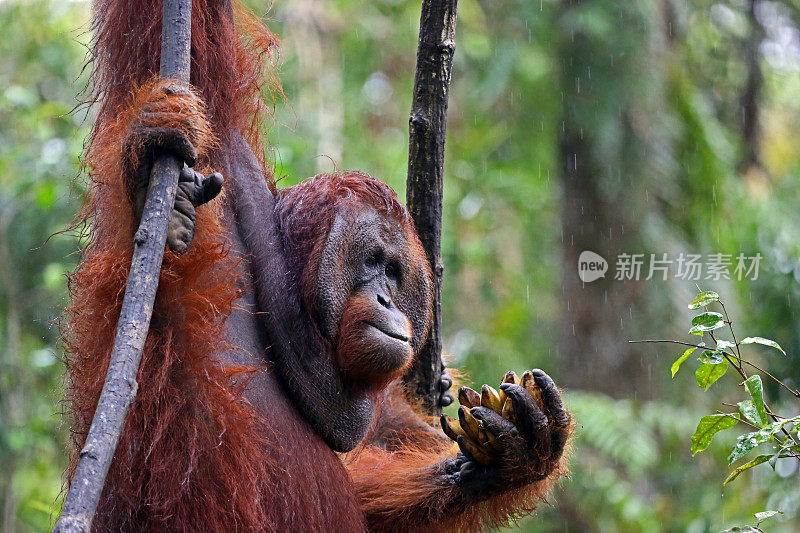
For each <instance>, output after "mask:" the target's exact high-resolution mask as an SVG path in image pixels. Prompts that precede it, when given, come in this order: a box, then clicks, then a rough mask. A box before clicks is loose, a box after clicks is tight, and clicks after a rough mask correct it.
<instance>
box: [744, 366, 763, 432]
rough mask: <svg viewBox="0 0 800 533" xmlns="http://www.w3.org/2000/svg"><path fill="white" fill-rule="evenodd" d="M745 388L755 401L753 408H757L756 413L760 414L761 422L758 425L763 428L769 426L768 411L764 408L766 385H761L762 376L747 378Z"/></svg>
mask: <svg viewBox="0 0 800 533" xmlns="http://www.w3.org/2000/svg"><path fill="white" fill-rule="evenodd" d="M744 386H745V388H747V392H749V393H750V397H751V398H752V399H753V407H755V409H756V411H757V412H758V417H759V419H760V422H758V423H757V425H759V426H761V427H763V426H765V425H766V424H767V422H768V420H767V410H766V408H765V407H764V385H763V384H762V383H761V376H759V375H753V376H750V377H749V378H747V381H745V382H744ZM751 422H752V420H751Z"/></svg>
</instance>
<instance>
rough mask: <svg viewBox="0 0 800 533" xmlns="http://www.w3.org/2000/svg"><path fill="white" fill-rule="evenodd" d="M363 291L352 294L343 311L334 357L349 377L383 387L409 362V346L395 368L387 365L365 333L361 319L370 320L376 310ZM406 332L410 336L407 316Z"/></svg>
mask: <svg viewBox="0 0 800 533" xmlns="http://www.w3.org/2000/svg"><path fill="white" fill-rule="evenodd" d="M366 300H367V298H366V297H365V296H364V295H359V296H351V297H350V298H349V299H348V301H347V305H346V306H345V309H344V314H343V315H342V321H341V325H340V326H339V338H338V339H337V342H336V357H337V363H338V367H339V370H340V371H341V372H342V374H343V375H344V376H346V377H347V378H348V380H353V381H355V382H358V383H366V384H369V385H370V387H372V388H374V389H378V390H380V389H383V388H384V387H386V385H387V384H389V382H391V381H393V380H394V379H395V378H398V377H400V376H402V375H403V374H405V373H406V371H407V370H408V368H409V366H410V365H411V363H412V361H413V359H412V355H413V354H412V353H411V347H410V346H409V347H408V357H407V358H406V360H405V363H404V364H402V365H401V366H398V367H396V368H387V367H386V362H387V361H386V357H385V354H383V353H382V352H381V351H380V348H379V347H375V346H373V345H372V344H371V342H370V337H368V336H366V335H365V334H364V325H363V324H364V322H365V321H368V320H370V319H371V318H372V317H373V316H374V313H375V311H374V310H373V305H372V303H371V302H369V303H368V302H367V301H366ZM406 332H407V335H408V336H409V338H410V337H411V323H410V322H409V321H408V319H407V318H406Z"/></svg>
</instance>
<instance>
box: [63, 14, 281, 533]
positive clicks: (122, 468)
mask: <svg viewBox="0 0 800 533" xmlns="http://www.w3.org/2000/svg"><path fill="white" fill-rule="evenodd" d="M107 6H108V7H107V11H105V12H104V13H97V16H96V21H95V30H96V31H97V34H96V36H95V43H94V48H93V61H94V66H93V85H92V88H91V94H90V100H93V101H98V102H100V111H99V116H98V119H97V121H96V123H95V125H94V128H93V130H92V134H91V137H90V142H89V145H88V147H87V151H86V154H85V164H86V166H87V168H88V171H89V177H90V180H91V182H90V191H89V194H88V195H87V200H86V203H85V205H84V208H83V210H82V212H81V214H80V216H81V217H82V218H83V220H84V221H85V222H87V223H89V224H91V229H90V233H89V242H88V245H87V248H86V250H85V252H84V257H83V260H82V262H81V264H80V266H79V267H78V269H77V270H76V271H75V272H74V273H73V274H72V275H71V276H70V280H69V291H70V297H71V303H70V306H69V308H68V309H67V310H66V313H65V319H66V323H65V326H64V330H63V338H64V342H65V344H66V347H67V352H68V355H67V356H66V358H65V363H66V368H67V393H66V401H67V404H68V410H69V412H70V415H71V417H72V442H73V445H74V448H73V449H74V451H73V455H72V459H71V462H70V467H69V469H68V471H67V473H66V476H67V479H70V478H71V476H72V473H73V472H74V468H75V465H76V462H77V451H78V450H80V448H81V446H82V444H83V442H84V440H85V438H86V433H87V431H88V427H89V424H90V423H91V419H92V416H93V413H94V409H95V406H96V404H97V399H98V397H99V394H100V389H101V388H102V384H103V380H104V378H105V373H106V369H107V367H108V360H109V356H110V352H111V348H112V346H113V341H114V333H115V330H116V322H117V318H118V317H119V313H120V309H121V302H122V295H123V292H124V289H125V283H126V279H127V275H128V270H129V268H130V261H131V256H132V242H131V236H132V234H133V231H134V220H133V216H132V212H131V208H130V202H129V200H128V198H126V187H127V184H126V182H125V179H126V176H128V175H129V170H128V169H129V168H130V167H129V163H130V162H129V161H125V160H123V158H122V157H121V154H122V146H123V140H124V138H125V135H126V132H127V129H128V125H129V124H130V123H131V121H132V119H133V113H134V110H136V109H138V108H139V107H140V106H141V104H142V103H143V102H145V101H147V100H148V99H152V98H153V94H154V93H153V87H154V82H151V81H150V80H152V79H153V78H154V76H155V75H156V74H157V72H158V57H159V47H160V31H161V30H160V13H161V2H160V1H158V0H144V1H135V2H134V1H132V0H122V1H112V2H109V3H108V4H107ZM221 9H224V7H223V3H222V2H194V9H193V19H192V26H193V32H192V35H193V47H194V48H195V51H196V53H195V54H194V55H193V62H192V81H193V82H194V85H195V86H196V87H197V89H198V91H200V92H201V93H202V95H203V97H204V98H205V100H206V102H208V112H209V121H210V122H211V124H212V126H213V128H214V130H215V132H216V133H217V135H218V136H222V137H223V138H224V137H225V136H226V135H227V134H228V133H227V132H230V131H233V130H239V131H241V132H242V133H243V134H244V135H245V136H246V138H248V140H249V141H250V142H251V145H252V146H256V147H257V146H260V143H259V140H258V131H257V127H258V125H259V120H260V118H261V117H263V115H264V111H265V109H266V107H265V105H264V104H263V103H262V101H261V99H260V98H259V95H260V90H261V89H260V83H261V80H262V78H263V75H262V74H263V73H262V65H263V61H262V58H264V57H265V56H267V55H268V54H269V50H268V48H269V47H271V46H274V45H276V44H277V41H276V40H275V39H274V38H273V37H272V35H271V34H270V33H269V32H267V31H266V29H264V28H263V26H261V25H260V23H259V22H258V21H257V20H256V19H255V18H253V17H252V16H250V15H247V14H246V13H245V12H244V11H243V10H241V9H237V13H238V21H239V24H238V25H239V27H240V28H241V29H243V30H244V31H245V32H246V33H247V34H248V35H249V36H250V41H249V44H244V43H243V42H242V41H241V40H240V39H238V38H236V37H235V32H234V29H233V23H230V24H228V25H222V26H223V27H220V26H216V27H212V26H210V24H211V22H212V21H213V20H215V19H219V18H221V17H220V15H219V14H218V13H216V12H217V11H219V10H221ZM156 13H157V14H158V15H157V16H154V14H156ZM106 22H107V23H106ZM232 66H234V68H231V67H232ZM136 87H139V88H138V89H132V88H136ZM157 90H158V89H157ZM197 113H198V114H199V115H200V116H201V119H200V122H199V123H197V124H195V131H196V132H198V134H197V135H196V136H195V138H194V139H193V140H194V141H195V143H196V148H197V149H198V152H199V153H200V155H201V162H203V164H202V165H201V166H200V168H199V169H200V170H203V169H204V168H205V169H208V168H209V167H210V166H211V165H212V164H213V160H214V154H213V150H214V148H215V145H214V143H213V140H212V138H211V135H210V130H209V128H208V127H206V126H205V125H204V119H202V110H201V109H198V110H197ZM198 124H199V125H198ZM126 165H128V166H126ZM218 205H219V203H218V202H217V204H216V206H217V207H203V208H201V209H199V210H198V211H197V217H198V222H197V233H196V235H195V238H194V242H193V243H192V247H191V249H190V251H189V252H188V253H186V254H185V255H182V256H177V255H175V254H173V253H171V252H167V253H166V256H165V259H164V266H163V268H162V271H161V276H160V282H159V291H158V297H157V299H156V305H155V308H154V313H153V318H152V322H151V325H150V332H149V335H148V339H147V342H146V344H145V349H144V353H143V358H142V365H141V368H140V372H139V375H138V381H139V384H140V388H139V390H140V394H139V395H137V398H136V401H135V403H134V404H133V406H132V407H131V411H130V413H129V414H128V417H127V419H126V424H125V430H124V431H123V435H122V438H121V441H120V443H119V447H118V449H117V453H116V456H115V460H114V463H113V465H112V467H111V470H110V471H109V475H108V479H107V486H108V487H113V493H110V494H109V493H106V494H105V495H104V497H103V499H102V502H101V506H100V508H99V509H98V515H97V517H96V519H95V529H97V530H102V529H105V528H106V527H111V525H112V524H113V527H114V528H117V527H125V528H128V529H133V530H141V529H143V528H145V529H147V530H152V531H160V530H164V529H165V528H166V527H167V526H168V527H169V528H170V529H171V530H195V529H196V528H197V527H198V524H203V525H204V526H203V527H206V528H208V529H209V530H217V531H223V530H231V529H241V530H248V531H251V530H252V531H256V530H269V529H271V526H270V525H271V524H275V523H276V519H275V516H273V512H272V510H273V509H274V504H273V503H272V502H265V501H263V499H262V498H261V497H260V495H262V494H268V492H269V491H268V489H269V487H270V485H273V484H274V479H270V473H269V471H270V469H272V470H274V469H275V468H276V467H275V465H271V464H270V461H269V459H268V457H267V456H266V455H265V449H266V448H267V447H268V446H269V445H270V443H268V442H266V439H265V437H264V436H263V435H264V431H263V428H262V427H260V426H261V421H260V420H259V419H258V418H257V417H256V416H255V413H254V411H253V409H252V407H251V406H250V405H249V404H247V402H245V401H244V400H243V398H242V396H241V390H242V388H243V387H244V386H245V384H246V381H247V379H248V375H249V374H250V373H252V372H254V371H256V370H258V369H256V368H243V367H237V368H231V367H228V368H223V367H221V366H220V365H219V364H218V363H217V362H216V361H215V359H214V355H215V354H216V353H218V352H219V351H220V350H221V349H223V348H224V344H223V342H222V341H221V340H220V339H221V334H222V327H223V324H224V320H225V318H226V317H227V316H228V314H229V313H230V311H231V306H232V304H233V301H234V300H235V299H236V298H237V297H238V294H239V291H238V289H236V279H237V274H236V272H237V268H238V266H237V264H235V262H234V261H233V260H231V259H230V258H229V256H228V248H229V247H228V245H227V244H226V242H227V239H226V237H225V235H224V234H223V230H222V227H221V225H220V219H219V212H218V209H219V208H218ZM107 492H108V491H107ZM112 515H113V517H114V518H113V521H111V522H108V521H109V520H111V517H112Z"/></svg>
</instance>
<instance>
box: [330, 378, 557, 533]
mask: <svg viewBox="0 0 800 533" xmlns="http://www.w3.org/2000/svg"><path fill="white" fill-rule="evenodd" d="M523 379H524V381H523V382H522V383H521V384H515V383H513V382H512V383H504V384H503V385H502V386H501V390H502V391H503V394H502V396H503V397H504V398H505V397H507V398H508V401H509V402H511V405H512V406H513V409H508V408H507V409H506V411H505V413H506V416H507V417H508V418H511V419H512V420H514V422H513V423H512V422H511V421H510V420H508V419H507V418H504V417H503V416H501V415H500V414H498V413H497V412H495V410H493V409H490V408H488V407H484V406H476V405H474V402H475V398H474V397H473V398H472V401H470V398H468V395H466V394H463V389H462V394H460V395H459V399H460V400H461V403H462V408H461V409H460V417H461V425H462V426H463V427H456V428H453V426H452V423H450V424H449V425H448V430H447V431H448V433H449V435H450V436H451V437H453V436H454V437H456V439H457V442H458V444H457V445H456V444H455V443H454V442H453V441H452V440H449V439H448V438H447V437H446V436H445V435H444V434H441V433H439V434H438V436H436V437H435V436H433V435H432V434H431V433H430V431H428V430H423V429H421V426H420V425H419V423H418V422H415V421H414V420H413V419H414V417H415V416H416V415H415V414H414V413H413V410H412V409H411V408H410V407H408V406H406V408H403V407H402V405H400V404H398V403H397V402H390V409H391V411H390V412H388V413H384V416H385V417H387V415H391V417H393V418H394V420H395V421H396V425H397V427H398V428H400V429H398V430H397V431H396V432H395V433H394V436H393V437H391V438H389V439H387V438H385V436H386V435H392V434H391V432H387V431H383V432H381V434H382V435H384V438H378V439H377V440H376V441H375V444H368V445H365V447H364V449H362V450H360V451H357V452H355V453H353V454H351V455H350V456H348V457H347V459H346V464H347V466H348V468H349V470H350V473H351V477H352V479H353V482H354V484H355V487H356V490H357V492H358V494H359V497H360V500H361V505H362V509H363V510H364V513H365V515H366V517H367V523H368V525H369V528H370V530H372V531H409V530H411V531H417V530H419V531H426V530H434V529H435V530H437V531H442V530H444V531H480V530H483V529H485V528H487V527H492V526H500V525H503V524H506V523H508V522H509V521H510V520H513V519H514V518H517V517H519V516H524V515H526V514H529V513H531V512H532V511H533V510H534V509H535V507H536V505H537V504H538V502H539V501H541V500H542V499H543V498H544V496H545V495H546V493H547V491H548V490H549V489H550V487H551V486H552V485H553V484H554V483H555V482H556V481H557V480H558V478H559V477H560V476H562V475H564V474H565V473H566V467H565V459H564V457H563V455H564V448H565V445H566V441H567V438H568V435H569V432H570V429H571V422H570V416H569V414H568V413H567V411H566V410H565V409H564V408H563V406H562V404H561V398H560V395H559V392H558V389H557V388H556V386H555V384H554V383H553V381H552V380H551V379H550V377H549V376H547V374H545V373H544V372H542V371H540V370H535V371H533V372H532V373H531V372H526V373H525V375H524V376H523ZM531 392H532V393H533V394H531ZM392 404H393V405H392ZM417 420H419V421H421V419H419V418H418V417H417ZM443 423H445V424H448V422H447V421H446V420H443ZM470 426H471V427H470ZM415 427H419V428H420V429H419V430H417V431H415V430H414V428H415ZM387 443H388V444H389V446H386V444H387ZM376 444H377V445H376ZM401 444H402V445H401ZM459 449H460V451H459Z"/></svg>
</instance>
